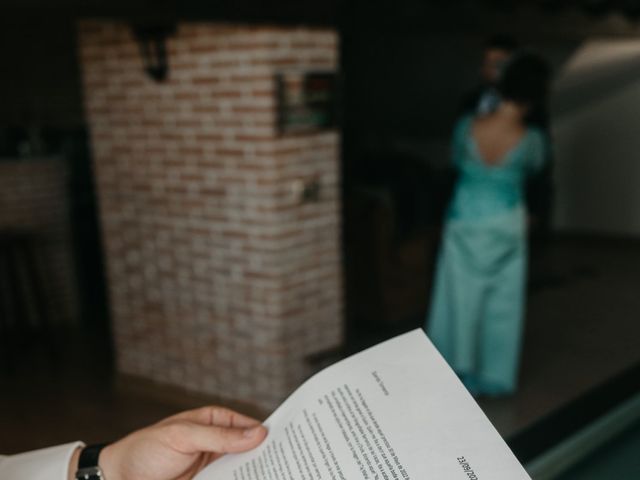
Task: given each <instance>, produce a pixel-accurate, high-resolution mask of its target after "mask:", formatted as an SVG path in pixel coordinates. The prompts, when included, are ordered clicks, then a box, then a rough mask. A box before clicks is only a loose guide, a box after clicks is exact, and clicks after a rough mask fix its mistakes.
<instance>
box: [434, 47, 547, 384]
mask: <svg viewBox="0 0 640 480" xmlns="http://www.w3.org/2000/svg"><path fill="white" fill-rule="evenodd" d="M548 77H549V71H548V68H547V66H546V64H545V62H544V61H543V60H542V59H540V58H539V57H538V56H536V55H534V54H531V53H523V54H519V55H516V56H515V57H514V58H513V60H512V61H511V62H510V63H509V64H508V65H507V66H506V67H505V71H504V72H503V75H502V79H501V81H500V84H499V90H500V93H501V97H502V101H501V104H500V106H499V107H498V109H497V110H496V111H495V112H493V113H490V114H488V115H486V116H482V117H471V116H467V117H463V118H462V119H461V120H460V121H459V122H458V124H457V125H456V127H455V130H454V134H453V145H452V156H453V162H454V164H455V166H456V168H457V169H458V171H459V178H458V181H457V183H456V187H455V190H454V194H453V198H452V201H451V203H450V205H449V208H448V212H447V218H446V223H445V226H444V232H443V238H442V245H441V250H440V254H439V258H438V264H437V272H436V277H435V283H434V291H433V296H432V301H431V308H430V312H429V314H428V318H427V325H426V330H427V334H428V335H429V337H430V338H431V340H432V341H433V343H434V344H435V346H436V347H437V348H438V349H439V351H440V353H442V355H443V356H444V358H445V359H446V360H447V361H448V362H449V364H450V365H451V367H452V368H453V369H454V370H455V371H456V372H457V373H458V375H459V376H460V378H461V379H462V381H463V382H464V383H465V385H466V386H467V388H468V389H469V390H470V391H471V392H472V393H473V394H477V395H480V394H486V395H504V394H509V393H512V392H513V391H514V390H515V388H516V385H517V375H518V363H519V357H520V348H521V343H522V331H523V318H524V307H525V276H526V270H527V213H526V209H525V205H524V183H525V180H526V178H527V176H528V175H530V174H533V173H535V172H536V171H538V170H539V169H540V168H541V167H542V166H543V163H544V160H545V158H546V152H545V150H546V148H547V146H548V142H547V140H546V138H545V136H544V134H543V133H542V131H541V130H539V129H536V128H534V127H532V126H530V125H529V124H528V118H529V117H530V116H531V115H532V113H533V112H535V111H537V110H538V109H539V108H540V107H541V106H543V105H544V102H545V98H546V93H547V83H548Z"/></svg>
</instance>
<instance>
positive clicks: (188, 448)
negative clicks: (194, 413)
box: [176, 422, 267, 453]
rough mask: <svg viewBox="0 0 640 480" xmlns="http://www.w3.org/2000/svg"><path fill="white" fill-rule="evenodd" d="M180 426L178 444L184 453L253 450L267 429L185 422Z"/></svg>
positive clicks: (260, 426)
mask: <svg viewBox="0 0 640 480" xmlns="http://www.w3.org/2000/svg"><path fill="white" fill-rule="evenodd" d="M182 427H183V428H180V429H179V430H178V432H180V437H181V438H177V439H176V440H178V441H177V442H176V446H178V448H179V450H181V451H183V452H184V453H198V452H215V453H237V452H244V451H247V450H251V449H253V448H255V447H257V446H258V445H260V444H261V443H262V441H263V440H264V439H265V437H266V436H267V429H266V428H265V427H263V426H262V425H258V426H255V427H251V428H227V427H217V426H212V425H200V424H197V423H192V422H185V423H184V424H183V425H182Z"/></svg>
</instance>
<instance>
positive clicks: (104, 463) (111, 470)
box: [100, 444, 120, 480]
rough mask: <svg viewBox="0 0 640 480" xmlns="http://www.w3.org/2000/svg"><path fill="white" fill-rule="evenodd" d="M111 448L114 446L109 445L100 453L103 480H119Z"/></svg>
mask: <svg viewBox="0 0 640 480" xmlns="http://www.w3.org/2000/svg"><path fill="white" fill-rule="evenodd" d="M113 447H114V444H109V445H107V446H106V447H104V448H103V449H102V452H100V468H101V469H102V471H103V473H104V478H105V480H120V475H119V474H118V471H117V470H118V469H117V467H116V460H115V458H114V457H115V455H114V453H115V452H114V449H113Z"/></svg>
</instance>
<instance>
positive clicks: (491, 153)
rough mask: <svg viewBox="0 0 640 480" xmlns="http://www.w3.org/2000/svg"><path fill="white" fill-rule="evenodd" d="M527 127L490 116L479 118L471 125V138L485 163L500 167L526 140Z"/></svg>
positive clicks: (507, 119) (499, 117)
mask: <svg viewBox="0 0 640 480" xmlns="http://www.w3.org/2000/svg"><path fill="white" fill-rule="evenodd" d="M525 133H526V127H525V126H524V125H523V124H522V122H520V121H516V120H514V119H512V118H503V117H501V116H500V115H499V114H490V115H487V116H485V117H480V118H477V119H475V120H474V121H473V123H472V125H471V136H472V137H473V140H474V142H475V144H476V147H477V150H478V155H480V157H481V160H482V162H483V163H485V164H487V165H489V166H498V165H500V164H501V163H502V162H503V161H504V160H505V157H506V156H507V155H508V154H509V153H510V152H511V151H512V150H514V149H515V148H516V147H517V146H518V144H519V143H520V141H521V140H522V139H523V138H524V135H525Z"/></svg>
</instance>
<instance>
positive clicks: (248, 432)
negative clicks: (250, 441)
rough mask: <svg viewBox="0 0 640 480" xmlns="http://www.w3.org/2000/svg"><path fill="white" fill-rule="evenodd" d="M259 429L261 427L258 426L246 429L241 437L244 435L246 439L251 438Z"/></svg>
mask: <svg viewBox="0 0 640 480" xmlns="http://www.w3.org/2000/svg"><path fill="white" fill-rule="evenodd" d="M261 429H262V427H261V426H260V425H258V426H257V427H252V428H247V429H246V430H245V431H244V432H242V435H244V436H245V437H248V438H249V437H253V436H255V435H256V433H258V432H259V431H260V430H261Z"/></svg>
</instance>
